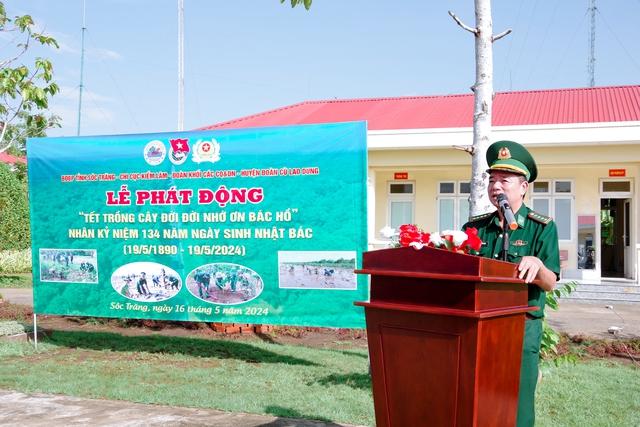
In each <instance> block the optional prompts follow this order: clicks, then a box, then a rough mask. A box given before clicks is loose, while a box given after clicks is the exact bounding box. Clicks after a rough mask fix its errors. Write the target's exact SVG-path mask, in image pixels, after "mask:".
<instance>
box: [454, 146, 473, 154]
mask: <svg viewBox="0 0 640 427" xmlns="http://www.w3.org/2000/svg"><path fill="white" fill-rule="evenodd" d="M453 148H455V149H456V150H460V151H466V152H467V153H469V154H471V155H472V156H473V152H474V151H475V150H476V149H475V147H474V146H473V145H468V146H466V147H464V146H462V145H453Z"/></svg>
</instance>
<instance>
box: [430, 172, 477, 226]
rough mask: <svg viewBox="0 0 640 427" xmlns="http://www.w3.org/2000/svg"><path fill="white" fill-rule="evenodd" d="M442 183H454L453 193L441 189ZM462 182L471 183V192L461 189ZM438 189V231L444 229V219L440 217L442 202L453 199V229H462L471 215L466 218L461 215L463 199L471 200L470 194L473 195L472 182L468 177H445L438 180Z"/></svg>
mask: <svg viewBox="0 0 640 427" xmlns="http://www.w3.org/2000/svg"><path fill="white" fill-rule="evenodd" d="M442 184H453V192H452V193H443V192H442V191H441V185H442ZM461 184H467V185H469V192H468V193H465V192H462V191H461ZM436 185H437V189H436V202H437V203H436V212H437V217H436V223H437V229H438V231H444V230H443V226H442V221H441V218H440V214H441V209H440V208H441V202H442V201H443V200H453V211H454V212H453V213H454V215H453V226H454V227H453V229H454V230H460V229H462V226H463V225H464V224H466V223H467V222H468V221H469V215H468V214H467V217H466V218H461V215H460V202H461V200H466V201H467V202H468V201H469V196H470V195H471V184H470V182H469V180H466V179H443V180H438V181H436Z"/></svg>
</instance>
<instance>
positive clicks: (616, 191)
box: [600, 179, 633, 198]
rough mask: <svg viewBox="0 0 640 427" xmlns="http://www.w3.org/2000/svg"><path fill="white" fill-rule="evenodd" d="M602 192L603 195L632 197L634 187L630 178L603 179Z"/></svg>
mask: <svg viewBox="0 0 640 427" xmlns="http://www.w3.org/2000/svg"><path fill="white" fill-rule="evenodd" d="M600 193H601V194H602V196H603V197H610V198H615V197H620V198H622V197H632V196H633V187H632V185H631V180H628V179H624V180H623V179H602V180H600Z"/></svg>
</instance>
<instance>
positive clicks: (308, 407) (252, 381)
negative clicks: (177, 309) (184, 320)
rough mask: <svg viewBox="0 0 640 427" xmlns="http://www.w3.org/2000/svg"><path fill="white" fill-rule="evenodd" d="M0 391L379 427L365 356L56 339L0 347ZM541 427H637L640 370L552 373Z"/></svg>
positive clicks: (191, 341)
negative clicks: (377, 425) (376, 424)
mask: <svg viewBox="0 0 640 427" xmlns="http://www.w3.org/2000/svg"><path fill="white" fill-rule="evenodd" d="M0 360H1V361H2V362H1V364H2V373H1V374H0V388H3V389H10V390H17V391H21V392H25V393H28V392H40V393H55V394H64V395H70V396H79V397H89V398H103V399H114V400H125V401H130V402H139V403H153V404H163V405H172V406H186V407H202V408H212V409H219V410H223V411H231V412H236V411H237V412H249V413H256V414H267V415H271V416H276V417H291V418H307V419H315V420H323V421H327V422H328V421H335V422H343V423H350V424H358V425H369V426H373V425H375V417H374V411H373V401H372V392H371V382H370V379H369V375H368V374H367V369H368V362H367V353H366V351H365V350H359V349H342V350H340V349H327V348H324V349H322V348H311V347H305V346H291V345H282V344H273V343H268V342H263V341H260V340H258V339H256V340H255V341H242V342H238V341H233V340H216V339H202V338H177V337H165V336H160V335H153V336H135V337H130V336H126V337H125V336H121V335H119V334H113V333H106V332H77V331H56V332H55V333H54V334H53V337H52V339H50V340H43V341H40V342H39V346H38V351H37V352H36V351H35V350H34V348H33V345H32V344H31V343H19V342H10V341H0ZM537 416H538V420H537V423H536V426H537V427H551V426H553V427H562V426H576V427H578V426H579V427H604V426H619V425H625V426H631V427H637V426H640V369H638V367H637V366H636V365H626V366H625V365H622V364H620V363H615V362H612V361H611V360H607V359H602V360H596V361H592V360H589V361H584V362H582V363H580V364H578V365H577V366H562V367H558V368H554V369H553V370H552V371H551V373H550V375H545V377H544V379H543V381H542V382H541V383H540V384H539V386H538V395H537Z"/></svg>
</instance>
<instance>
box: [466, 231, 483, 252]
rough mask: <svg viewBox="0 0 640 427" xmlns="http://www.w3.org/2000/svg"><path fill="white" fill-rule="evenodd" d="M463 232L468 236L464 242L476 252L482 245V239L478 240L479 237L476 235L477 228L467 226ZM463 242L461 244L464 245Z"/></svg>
mask: <svg viewBox="0 0 640 427" xmlns="http://www.w3.org/2000/svg"><path fill="white" fill-rule="evenodd" d="M465 233H466V234H467V236H468V239H467V240H466V242H465V243H464V244H466V245H469V248H471V249H473V250H474V251H476V252H478V251H479V250H480V248H481V247H482V240H480V238H479V237H478V229H477V228H475V227H473V228H467V229H466V230H465ZM464 244H463V246H464Z"/></svg>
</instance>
